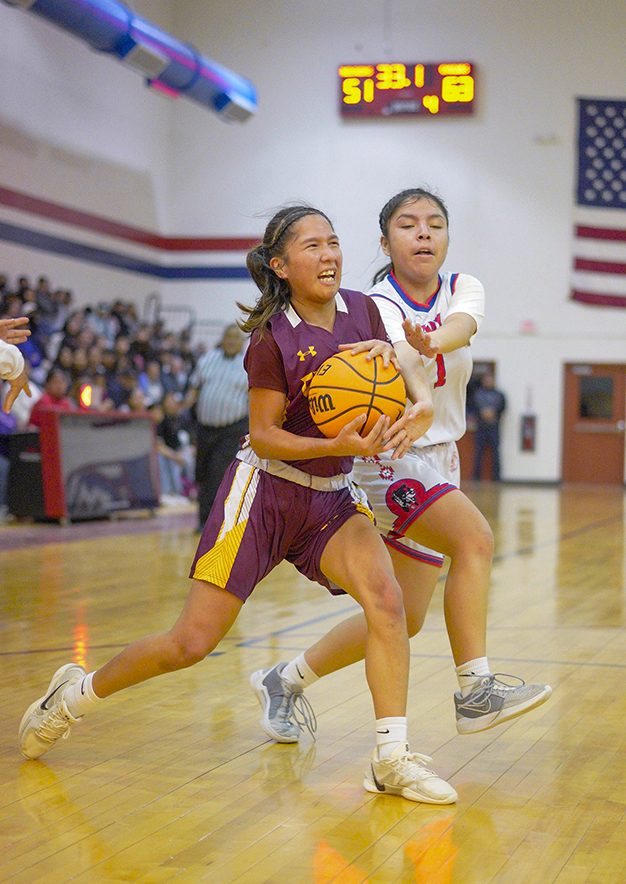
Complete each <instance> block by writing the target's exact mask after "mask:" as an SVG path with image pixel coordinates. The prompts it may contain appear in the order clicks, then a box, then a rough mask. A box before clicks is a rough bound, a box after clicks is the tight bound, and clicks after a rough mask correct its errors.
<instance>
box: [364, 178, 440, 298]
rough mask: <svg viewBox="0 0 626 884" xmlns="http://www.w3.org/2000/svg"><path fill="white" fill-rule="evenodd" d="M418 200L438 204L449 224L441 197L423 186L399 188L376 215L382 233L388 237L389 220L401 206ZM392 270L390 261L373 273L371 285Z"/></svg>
mask: <svg viewBox="0 0 626 884" xmlns="http://www.w3.org/2000/svg"><path fill="white" fill-rule="evenodd" d="M418 200H428V202H430V203H434V204H435V205H436V206H438V208H440V209H441V213H442V214H443V216H444V218H445V219H446V225H447V226H448V225H449V222H450V218H449V216H448V209H447V206H446V204H445V203H444V201H443V200H442V198H441V197H440V196H437V194H435V193H431V191H429V190H425V189H424V188H423V187H411V188H409V189H408V190H401V191H400V193H397V194H396V195H395V196H392V197H391V199H390V200H388V201H387V202H386V203H385V205H384V206H383V207H382V210H381V212H380V215H379V216H378V223H379V225H380V230H381V233H382V235H383V236H386V237H389V222H390V221H391V219H392V218H393V216H394V215H395V213H396V212H397V211H398V209H399V208H401V206H406V205H408V204H409V203H416V202H417V201H418ZM392 270H393V262H392V261H390V262H389V263H388V264H385V266H384V267H381V268H380V270H378V271H377V272H376V273H375V274H374V278H373V279H372V285H376V283H377V282H380V281H381V279H384V278H385V277H386V276H387V275H388V274H389V273H391V271H392Z"/></svg>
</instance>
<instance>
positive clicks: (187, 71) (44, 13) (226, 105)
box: [4, 0, 257, 122]
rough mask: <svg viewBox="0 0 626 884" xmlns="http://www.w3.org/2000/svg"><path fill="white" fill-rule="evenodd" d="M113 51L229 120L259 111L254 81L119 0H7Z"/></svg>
mask: <svg viewBox="0 0 626 884" xmlns="http://www.w3.org/2000/svg"><path fill="white" fill-rule="evenodd" d="M4 2H5V3H7V4H8V5H9V6H19V7H22V8H23V9H27V10H29V11H30V12H33V13H34V14H35V15H39V16H41V17H42V18H44V19H46V20H47V21H49V22H52V23H53V24H55V25H58V26H59V27H61V28H63V29H64V30H66V31H69V32H70V33H71V34H74V36H76V37H80V39H82V40H85V41H86V42H87V43H88V44H89V45H90V46H91V47H92V48H93V49H97V50H98V51H100V52H108V53H110V54H111V55H113V56H115V57H116V58H117V59H118V60H119V61H122V62H124V63H125V64H127V65H128V66H130V67H132V68H133V69H134V70H136V71H139V72H140V73H142V74H143V75H144V76H145V77H146V80H147V82H148V84H149V85H150V86H153V87H155V88H157V89H160V90H162V91H164V92H166V93H167V94H169V95H173V96H177V95H183V96H185V97H187V98H191V99H193V100H194V101H197V102H199V103H200V104H202V105H204V106H205V107H209V108H210V109H211V110H212V111H215V112H216V113H217V114H219V116H220V117H221V118H222V119H224V120H227V121H229V122H243V121H244V120H247V119H248V117H250V116H252V114H254V113H256V110H257V97H256V90H255V88H254V86H253V85H252V83H250V82H249V81H248V80H245V79H244V78H243V77H240V76H239V75H238V74H234V73H233V72H232V71H229V70H228V69H227V68H225V67H222V66H221V65H219V64H216V63H215V62H214V61H210V60H209V59H208V58H204V57H203V56H202V55H200V54H199V53H198V52H197V51H196V49H194V47H193V46H191V45H190V44H189V43H183V42H182V41H180V40H177V39H176V37H172V36H171V35H170V34H167V33H165V31H162V30H161V29H160V28H158V27H157V26H156V25H154V24H152V22H149V21H146V20H145V19H143V18H141V17H140V16H138V15H135V13H134V12H132V10H130V9H128V7H127V6H125V5H124V4H123V3H119V2H117V0H4Z"/></svg>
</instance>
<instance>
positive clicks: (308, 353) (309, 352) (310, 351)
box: [298, 347, 317, 362]
mask: <svg viewBox="0 0 626 884" xmlns="http://www.w3.org/2000/svg"><path fill="white" fill-rule="evenodd" d="M298 356H299V357H300V362H304V360H305V359H306V357H307V356H317V351H316V350H315V349H314V348H313V347H309V349H308V350H307V351H306V353H303V352H302V350H298Z"/></svg>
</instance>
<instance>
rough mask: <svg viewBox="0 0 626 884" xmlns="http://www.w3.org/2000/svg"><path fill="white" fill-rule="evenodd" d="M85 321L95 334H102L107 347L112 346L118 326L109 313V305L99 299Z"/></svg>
mask: <svg viewBox="0 0 626 884" xmlns="http://www.w3.org/2000/svg"><path fill="white" fill-rule="evenodd" d="M87 321H88V322H89V325H90V326H91V327H92V329H93V330H94V332H95V333H96V334H97V335H102V337H104V338H105V339H106V345H107V347H112V346H113V342H114V341H115V336H116V335H117V334H118V332H119V327H120V326H119V322H118V321H117V319H116V318H115V317H114V316H112V315H111V310H110V308H109V305H108V304H107V303H106V302H104V301H100V303H99V304H98V306H97V307H96V309H95V310H94V311H92V313H91V315H90V316H89V317H88V318H87Z"/></svg>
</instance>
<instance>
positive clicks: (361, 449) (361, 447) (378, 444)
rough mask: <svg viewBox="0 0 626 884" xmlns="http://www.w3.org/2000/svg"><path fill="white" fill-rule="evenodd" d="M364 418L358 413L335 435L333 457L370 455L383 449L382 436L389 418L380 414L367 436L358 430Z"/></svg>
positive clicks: (387, 425) (386, 428) (383, 441)
mask: <svg viewBox="0 0 626 884" xmlns="http://www.w3.org/2000/svg"><path fill="white" fill-rule="evenodd" d="M365 420H366V415H365V414H360V415H359V416H358V417H355V419H354V420H353V421H350V423H349V424H346V425H345V427H344V428H343V429H342V430H341V431H340V432H339V434H338V435H337V436H336V437H335V440H334V442H335V444H334V446H333V456H335V457H357V456H359V457H370V456H371V455H372V454H378V453H379V452H380V451H382V450H383V445H384V444H385V440H384V436H385V433H386V431H387V430H388V428H389V418H388V417H385V416H384V415H382V414H381V416H380V417H379V418H378V420H377V421H376V423H375V424H374V426H373V427H372V429H371V430H370V432H369V433H368V434H367V436H361V434H360V432H359V430H360V429H361V427H362V426H363V424H364V423H365Z"/></svg>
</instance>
